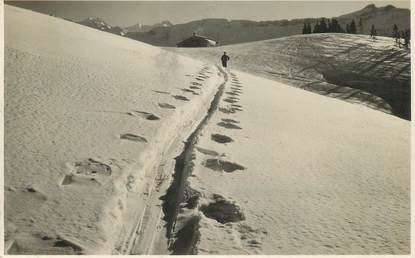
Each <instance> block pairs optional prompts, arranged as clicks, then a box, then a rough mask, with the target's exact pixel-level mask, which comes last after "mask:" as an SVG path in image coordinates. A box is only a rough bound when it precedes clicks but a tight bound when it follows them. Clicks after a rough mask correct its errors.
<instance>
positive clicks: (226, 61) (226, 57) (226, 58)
mask: <svg viewBox="0 0 415 258" xmlns="http://www.w3.org/2000/svg"><path fill="white" fill-rule="evenodd" d="M221 60H222V66H223V67H227V66H228V61H229V60H230V57H229V56H228V55H226V52H223V56H222V58H221Z"/></svg>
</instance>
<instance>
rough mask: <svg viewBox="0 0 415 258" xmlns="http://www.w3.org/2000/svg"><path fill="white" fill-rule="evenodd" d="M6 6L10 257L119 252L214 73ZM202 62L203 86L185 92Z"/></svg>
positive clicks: (200, 110) (196, 116)
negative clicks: (204, 72) (203, 72)
mask: <svg viewBox="0 0 415 258" xmlns="http://www.w3.org/2000/svg"><path fill="white" fill-rule="evenodd" d="M5 13H6V19H5V86H4V87H5V89H4V90H5V96H4V98H5V118H4V119H5V156H4V160H5V174H4V177H5V218H4V219H5V240H6V244H5V246H6V252H8V253H9V254H65V253H66V254H76V253H94V254H111V253H118V252H121V253H125V252H126V251H125V250H128V248H129V242H128V241H132V236H135V235H134V234H135V232H134V230H137V228H135V226H136V225H137V223H138V222H139V221H140V218H141V217H142V215H143V214H144V211H146V209H145V207H146V205H149V199H150V198H149V193H151V191H153V190H154V188H155V187H156V186H157V190H158V191H162V190H163V185H166V184H168V181H169V176H170V174H171V170H169V169H168V168H169V167H170V166H171V165H172V162H173V161H174V159H173V158H174V156H175V155H176V154H174V152H175V151H177V150H179V149H181V148H182V144H181V143H182V141H183V140H184V139H185V138H186V137H187V135H188V134H189V133H190V132H191V130H192V127H193V126H194V125H195V124H196V123H198V121H199V120H200V119H201V117H202V115H204V113H205V112H206V110H207V108H208V105H209V103H210V100H211V97H212V95H213V93H214V92H215V91H216V89H217V84H218V83H219V82H220V81H221V80H222V78H220V77H218V76H217V72H216V68H215V67H214V66H211V65H207V66H204V64H203V63H202V62H199V61H195V60H192V59H189V58H186V57H180V56H178V55H176V54H172V53H169V52H167V51H164V50H161V49H159V48H156V47H153V46H150V45H147V44H144V43H141V42H137V41H134V40H131V39H127V38H123V37H119V36H116V35H112V34H109V33H105V32H101V31H98V30H95V29H91V28H88V27H85V26H82V25H79V24H76V23H72V22H69V21H65V20H63V19H58V18H54V17H51V16H47V15H43V14H39V13H35V12H31V11H28V10H24V9H20V8H17V7H13V6H8V5H5ZM203 67H206V69H209V70H211V71H210V73H211V75H210V76H209V78H208V79H204V82H201V83H200V85H202V86H201V87H203V88H200V87H198V90H195V91H193V90H188V89H187V90H186V91H185V90H182V89H185V88H186V87H188V86H189V85H191V84H190V83H191V82H192V81H194V80H195V79H194V78H193V76H192V75H194V76H196V75H197V73H198V72H199V71H200V70H201V69H202V68H203ZM160 164H162V165H163V168H165V169H166V170H162V169H160V168H159V167H158V166H159V165H160ZM160 171H161V172H160ZM163 171H165V173H166V174H163V173H164V172H163ZM155 181H157V183H154V182H155ZM154 202H155V203H152V205H151V206H152V207H157V206H156V205H157V204H158V205H160V202H161V201H160V200H158V199H156V200H154ZM158 207H159V206H158ZM154 217H156V216H154ZM157 218H158V217H157ZM154 227H155V226H154ZM152 232H153V233H154V232H156V230H153V231H152ZM131 233H134V234H133V235H130V234H131ZM147 237H150V238H151V236H150V235H147Z"/></svg>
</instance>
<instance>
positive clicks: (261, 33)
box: [126, 5, 410, 46]
mask: <svg viewBox="0 0 415 258" xmlns="http://www.w3.org/2000/svg"><path fill="white" fill-rule="evenodd" d="M329 18H331V17H329ZM335 18H337V20H338V21H339V24H340V25H341V26H342V28H343V29H345V27H346V24H349V23H350V22H351V21H352V19H355V22H356V23H358V22H359V20H360V18H361V19H362V25H363V26H362V30H360V27H358V30H357V32H358V33H361V34H369V33H370V28H371V26H372V24H373V25H375V27H376V30H377V33H378V35H381V36H391V35H392V28H393V24H397V26H398V28H399V29H401V30H405V29H408V28H409V27H410V12H409V10H408V9H401V8H395V7H393V6H386V7H376V6H374V5H369V6H367V7H365V8H364V9H362V10H360V11H357V12H353V13H350V14H346V15H342V16H340V17H335ZM319 20H320V19H314V18H306V19H293V20H278V21H261V22H255V21H249V20H227V19H203V20H198V21H192V22H189V23H184V24H175V25H173V26H168V27H157V28H154V29H152V30H150V31H148V32H130V33H127V34H126V36H127V37H130V38H133V39H137V40H140V41H143V42H147V43H150V44H153V45H157V46H176V44H177V43H178V42H180V41H182V40H183V39H185V38H188V37H189V36H191V35H192V34H193V33H197V34H200V35H203V36H206V37H209V38H212V39H214V40H216V41H219V44H221V45H228V44H236V43H243V42H251V41H258V40H265V39H272V38H280V37H285V36H291V35H296V34H301V33H302V28H303V25H304V22H307V23H310V24H311V25H312V26H314V25H315V24H316V22H317V21H319Z"/></svg>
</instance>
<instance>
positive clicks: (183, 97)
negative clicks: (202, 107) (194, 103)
mask: <svg viewBox="0 0 415 258" xmlns="http://www.w3.org/2000/svg"><path fill="white" fill-rule="evenodd" d="M173 98H175V99H178V100H182V101H189V99H188V98H186V97H185V96H181V95H174V96H173Z"/></svg>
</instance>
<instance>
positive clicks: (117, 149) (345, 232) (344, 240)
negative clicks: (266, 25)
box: [4, 5, 410, 255]
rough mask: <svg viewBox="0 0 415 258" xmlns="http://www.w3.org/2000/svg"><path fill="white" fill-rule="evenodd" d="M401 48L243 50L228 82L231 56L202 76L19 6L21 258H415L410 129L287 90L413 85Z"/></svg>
mask: <svg viewBox="0 0 415 258" xmlns="http://www.w3.org/2000/svg"><path fill="white" fill-rule="evenodd" d="M296 42H297V43H296ZM389 44H390V41H388V39H383V38H382V39H379V40H378V41H375V42H369V41H368V40H367V39H365V38H363V37H359V36H349V35H345V36H339V35H311V36H309V35H307V36H298V37H293V38H285V39H278V40H273V41H263V42H258V43H256V44H245V45H235V46H232V48H229V49H226V48H225V49H226V50H229V51H228V52H229V55H230V56H231V65H230V67H231V68H230V70H228V71H226V70H223V69H221V68H219V67H217V66H215V64H214V63H216V62H217V60H218V58H219V57H220V55H221V54H222V53H221V51H222V50H223V48H218V49H216V48H211V49H198V50H194V49H193V50H192V49H186V50H182V51H183V53H186V54H188V55H192V56H194V57H197V58H200V59H203V58H204V59H205V60H212V61H213V62H210V63H209V62H202V61H196V60H195V59H191V58H188V57H184V56H181V55H177V54H176V53H172V52H171V51H165V50H163V49H161V48H157V47H154V46H150V45H147V44H144V43H142V42H137V41H134V40H130V39H127V38H123V37H119V36H116V35H112V34H109V33H105V32H102V31H98V30H96V29H92V28H88V27H85V26H81V25H79V24H75V23H72V22H68V21H65V20H63V19H57V18H54V17H51V16H47V15H41V14H38V13H34V12H31V11H27V10H24V9H20V8H17V7H12V6H8V5H6V6H5V82H4V84H5V85H4V92H5V96H4V98H5V117H4V127H5V132H4V141H5V152H4V161H5V164H4V168H5V173H4V179H5V189H4V190H5V209H4V212H5V216H4V220H5V223H4V225H5V241H6V242H5V251H6V252H7V253H8V254H32V255H34V254H55V255H61V254H409V252H410V122H409V121H407V120H404V119H401V118H399V117H396V116H392V115H389V114H385V113H383V112H378V111H375V110H372V109H369V108H367V107H365V106H362V105H353V104H350V103H347V102H344V101H339V100H337V99H333V98H328V97H325V96H320V95H318V94H313V93H310V92H308V91H303V90H300V89H298V88H294V87H290V86H288V85H286V84H284V83H281V82H276V81H275V79H276V78H277V79H278V80H280V79H284V78H285V79H286V82H289V83H293V82H294V81H297V82H298V83H299V84H301V85H308V86H310V87H313V85H314V84H316V85H320V88H321V89H322V90H323V91H324V90H327V89H331V90H327V92H328V93H330V92H338V90H339V89H340V90H341V89H344V92H342V91H339V92H341V93H344V96H345V97H344V98H352V97H353V96H356V95H358V94H360V92H361V91H360V90H359V91H352V90H351V89H350V87H351V86H353V87H358V86H359V85H365V87H366V88H365V89H368V88H371V87H372V84H370V83H368V81H369V79H368V78H366V77H363V78H364V79H365V80H363V84H362V83H361V82H362V80H361V77H352V78H358V79H356V80H353V81H347V80H346V79H345V78H349V77H347V76H349V75H350V74H351V75H354V74H355V73H356V70H360V71H361V72H362V73H361V74H363V75H365V74H369V77H370V78H371V79H372V80H375V79H376V78H375V76H378V77H379V79H378V81H383V80H388V79H390V80H393V81H395V80H396V81H398V82H399V81H404V82H405V80H407V78H408V74H407V70H406V69H407V67H408V66H409V64H408V57H407V55H408V53H407V52H405V51H403V50H398V49H393V48H392V49H389V52H387V51H385V49H387V48H385V45H388V46H389ZM360 48H361V49H362V50H361V52H359V51H360V50H359V49H360ZM369 50H370V51H369ZM365 53H366V55H364V54H365ZM349 54H350V55H349ZM313 55H314V56H313ZM356 55H358V56H359V57H360V58H361V59H359V61H361V62H359V63H356V62H354V61H353V60H356ZM316 57H319V58H316ZM313 60H314V61H313ZM244 62H245V64H243V63H244ZM324 62H325V63H327V64H322V63H324ZM336 63H339V64H338V66H336V65H337V64H336ZM235 66H237V67H239V68H241V69H244V70H246V71H248V72H249V73H245V72H241V71H238V70H236V69H234V67H235ZM331 66H333V68H332V69H331V70H330V69H329V70H328V71H326V72H325V69H328V68H327V67H331ZM355 66H357V67H358V68H356V67H355ZM395 66H398V67H395ZM264 67H265V68H266V69H264ZM310 67H313V68H310ZM314 67H315V68H314ZM336 67H337V68H336ZM343 70H344V71H346V74H345V75H347V76H346V77H343V76H342V75H343V74H342V73H339V71H343ZM290 71H291V72H290ZM381 71H382V72H383V74H382V73H381ZM385 71H386V72H385ZM399 71H400V72H399ZM266 74H268V75H267V76H270V78H273V79H274V80H269V79H265V78H261V77H259V76H258V75H260V76H266ZM323 75H324V76H323ZM274 76H277V77H275V78H274ZM382 76H383V77H382ZM319 78H320V80H318V79H319ZM324 80H326V81H324ZM345 80H346V81H345ZM339 81H340V82H342V83H347V84H346V85H351V86H350V87H349V86H347V87H343V86H342V85H343V84H341V83H340V84H339V86H336V85H335V84H333V83H339ZM383 86H384V85H383V84H380V86H379V89H382V87H383ZM393 86H397V85H395V84H393ZM404 86H405V85H404ZM325 87H327V88H325ZM348 87H349V88H348ZM386 89H388V88H386ZM396 89H397V90H398V92H399V90H400V89H401V88H399V87H396ZM404 89H406V88H404ZM397 95H398V96H404V94H401V93H399V94H398V93H397ZM366 96H367V97H368V98H372V95H366ZM376 100H377V99H376ZM372 102H373V101H372ZM375 103H377V102H375ZM386 107H387V106H386Z"/></svg>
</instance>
